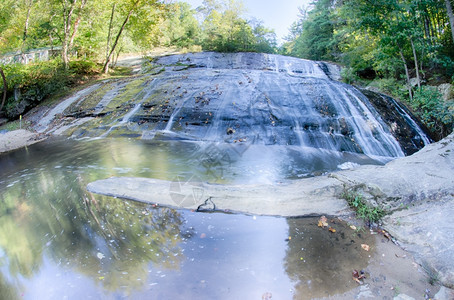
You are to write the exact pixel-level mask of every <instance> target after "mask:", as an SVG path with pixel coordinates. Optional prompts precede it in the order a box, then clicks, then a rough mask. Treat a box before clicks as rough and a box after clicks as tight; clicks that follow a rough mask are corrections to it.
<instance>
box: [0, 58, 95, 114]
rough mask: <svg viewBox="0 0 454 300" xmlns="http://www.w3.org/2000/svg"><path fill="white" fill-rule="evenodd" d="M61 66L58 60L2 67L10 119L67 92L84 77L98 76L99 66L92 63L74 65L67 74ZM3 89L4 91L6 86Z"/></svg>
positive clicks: (72, 63) (7, 112)
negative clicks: (5, 88)
mask: <svg viewBox="0 0 454 300" xmlns="http://www.w3.org/2000/svg"><path fill="white" fill-rule="evenodd" d="M62 66H63V64H62V62H61V59H59V58H58V59H53V60H49V61H46V62H37V63H32V64H28V65H22V64H10V65H4V66H2V68H3V70H4V72H5V76H6V79H7V83H8V98H7V101H6V103H5V112H6V116H7V117H8V118H10V119H13V118H15V117H18V116H19V115H20V114H23V113H24V112H26V111H27V110H29V109H30V108H32V107H34V106H36V105H37V104H39V103H40V102H42V101H43V100H45V99H46V98H48V97H49V96H51V95H53V94H56V93H60V92H62V91H65V90H67V89H68V88H69V87H70V86H72V85H73V84H75V83H77V82H78V81H79V80H80V79H81V77H82V76H83V75H89V76H91V75H95V74H97V73H98V71H97V66H96V64H95V63H94V62H90V61H73V62H71V63H70V65H69V69H68V70H65V69H64V68H63V67H62ZM0 89H3V82H1V83H0Z"/></svg>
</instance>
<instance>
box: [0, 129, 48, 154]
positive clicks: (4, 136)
mask: <svg viewBox="0 0 454 300" xmlns="http://www.w3.org/2000/svg"><path fill="white" fill-rule="evenodd" d="M46 138H47V136H46V135H42V134H38V133H34V132H31V131H28V130H24V129H18V130H13V131H7V132H5V133H0V153H3V152H8V151H11V150H15V149H19V148H22V147H25V146H29V145H31V144H34V143H37V142H40V141H42V140H45V139H46Z"/></svg>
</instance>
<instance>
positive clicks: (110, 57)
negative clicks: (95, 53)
mask: <svg viewBox="0 0 454 300" xmlns="http://www.w3.org/2000/svg"><path fill="white" fill-rule="evenodd" d="M139 1H140V0H136V2H134V4H133V6H132V7H131V9H130V10H129V13H128V15H127V16H126V18H125V20H124V21H123V24H122V25H121V28H120V31H118V34H117V37H116V38H115V42H114V43H113V45H112V48H111V49H110V51H109V55H107V59H106V62H105V64H104V67H103V69H102V71H103V73H104V74H107V73H108V72H109V64H110V60H111V59H112V54H113V52H114V51H115V48H116V47H117V44H118V41H119V40H120V36H121V34H122V33H123V30H124V29H125V27H126V24H127V23H128V21H129V18H130V17H131V15H132V13H133V12H134V9H135V8H136V6H137V4H139Z"/></svg>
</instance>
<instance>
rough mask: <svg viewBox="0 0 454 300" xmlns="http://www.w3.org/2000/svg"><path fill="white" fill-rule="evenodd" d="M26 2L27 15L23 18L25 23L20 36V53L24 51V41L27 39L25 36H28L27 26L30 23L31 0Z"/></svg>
mask: <svg viewBox="0 0 454 300" xmlns="http://www.w3.org/2000/svg"><path fill="white" fill-rule="evenodd" d="M26 2H27V1H26ZM27 4H28V6H27V16H26V18H25V24H24V35H23V36H22V46H21V52H22V53H23V52H24V51H25V41H26V40H27V36H28V27H29V24H30V14H31V12H32V5H33V0H29V1H28V3H27Z"/></svg>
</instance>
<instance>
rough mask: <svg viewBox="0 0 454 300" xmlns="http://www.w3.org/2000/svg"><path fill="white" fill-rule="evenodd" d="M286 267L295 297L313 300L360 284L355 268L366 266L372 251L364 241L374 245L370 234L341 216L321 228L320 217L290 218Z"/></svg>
mask: <svg viewBox="0 0 454 300" xmlns="http://www.w3.org/2000/svg"><path fill="white" fill-rule="evenodd" d="M287 222H288V226H289V236H290V237H291V239H290V240H289V242H288V248H287V254H286V257H285V269H286V272H287V273H288V275H289V277H290V278H291V279H292V280H293V281H294V282H295V297H294V298H295V299H313V298H322V297H328V296H333V295H336V294H341V293H344V292H346V291H348V290H351V289H353V288H355V287H356V286H357V284H356V283H355V282H354V281H353V280H352V270H354V269H356V270H362V269H364V268H366V267H367V264H368V261H369V255H370V253H369V252H366V251H364V250H363V249H362V248H361V244H362V243H364V244H368V245H370V246H373V245H374V244H375V239H374V238H373V236H371V235H370V234H368V235H367V234H365V233H361V232H358V231H355V230H353V229H351V228H350V227H349V226H347V225H346V224H345V222H341V221H339V220H338V219H330V221H329V226H330V227H331V228H333V229H335V230H336V232H334V233H333V232H330V231H329V229H328V228H326V227H325V228H321V227H318V226H317V225H318V224H317V223H318V219H317V218H290V219H288V220H287Z"/></svg>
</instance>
